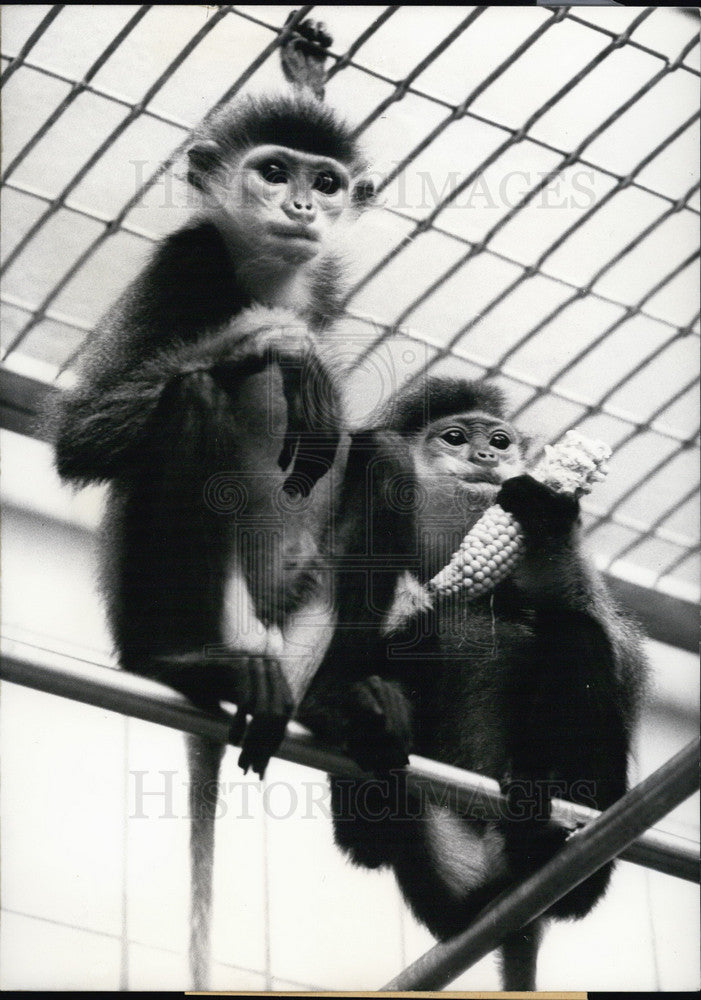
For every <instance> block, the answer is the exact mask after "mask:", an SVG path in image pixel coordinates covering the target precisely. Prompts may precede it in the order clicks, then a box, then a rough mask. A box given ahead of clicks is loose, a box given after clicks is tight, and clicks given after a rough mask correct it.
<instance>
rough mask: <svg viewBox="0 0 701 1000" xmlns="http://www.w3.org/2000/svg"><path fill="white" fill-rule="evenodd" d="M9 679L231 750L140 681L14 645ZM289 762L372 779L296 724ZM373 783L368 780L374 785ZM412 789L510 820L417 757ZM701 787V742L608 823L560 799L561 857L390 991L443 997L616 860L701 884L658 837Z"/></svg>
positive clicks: (219, 727)
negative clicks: (664, 822) (445, 989)
mask: <svg viewBox="0 0 701 1000" xmlns="http://www.w3.org/2000/svg"><path fill="white" fill-rule="evenodd" d="M0 678H1V679H2V680H3V681H8V682H10V683H14V684H22V685H24V686H26V687H30V688H33V689H34V690H38V691H42V692H44V693H47V694H52V695H57V696H59V697H64V698H71V699H74V700H76V701H79V702H81V703H83V704H86V705H93V706H95V707H98V708H102V709H108V710H110V711H114V712H119V713H121V714H125V715H129V716H132V717H134V718H137V719H142V720H144V721H146V722H153V723H156V724H159V725H163V726H168V727H170V728H173V729H178V730H181V731H182V732H186V733H193V734H195V735H198V736H205V737H208V738H210V739H214V740H217V741H220V742H222V743H227V742H230V741H229V736H230V731H231V716H229V715H227V714H226V713H225V712H223V711H222V712H221V713H220V714H218V715H213V714H209V713H205V712H202V711H201V710H199V709H197V708H195V707H194V706H193V705H192V704H191V703H190V702H188V701H187V699H186V698H184V697H182V696H181V695H179V694H177V693H176V692H174V691H172V690H171V689H170V688H168V687H165V686H163V685H161V684H158V683H156V682H154V681H149V680H146V679H145V678H142V677H139V676H137V675H136V674H131V673H127V672H126V671H122V670H115V669H111V668H110V667H108V666H103V665H100V664H97V663H94V662H91V661H88V660H83V659H78V658H76V657H73V656H68V655H65V654H63V653H59V652H56V651H52V650H48V649H43V648H41V647H39V646H36V645H33V644H31V643H27V642H24V641H22V640H18V639H13V638H10V637H7V638H5V639H3V643H2V662H1V664H0ZM276 756H278V757H279V758H280V759H282V760H287V761H290V762H292V763H295V764H302V765H305V766H307V767H313V768H318V769H319V770H322V771H327V772H328V773H330V774H334V775H337V776H339V777H346V778H362V777H363V776H364V774H363V772H362V771H361V770H360V769H359V768H358V766H357V765H356V764H354V763H353V762H352V761H350V760H349V759H348V758H346V757H344V755H343V754H342V753H340V752H339V751H338V750H335V749H334V748H333V747H330V746H327V745H324V744H322V743H320V742H319V741H317V740H315V739H314V738H313V737H312V735H311V734H310V733H309V732H308V731H307V730H305V729H304V728H303V727H301V726H299V725H296V724H295V723H290V724H289V725H288V731H287V735H286V737H285V739H284V741H283V743H282V745H281V747H280V749H279V751H278V753H277V754H276ZM365 777H368V776H367V775H365ZM407 785H408V787H409V789H410V791H412V792H413V793H414V794H417V795H420V796H422V798H423V800H424V801H433V802H436V803H438V804H440V805H441V806H443V807H445V806H447V805H449V806H450V807H451V808H453V809H455V810H456V811H458V812H459V813H460V814H461V815H464V816H470V815H474V816H476V817H479V818H480V819H481V820H484V819H489V818H490V817H492V818H499V817H500V816H504V815H506V814H507V809H508V804H507V802H506V799H505V798H504V796H503V795H502V794H501V792H500V790H499V785H498V783H497V782H496V781H493V780H491V779H489V778H485V777H484V776H481V775H478V774H473V773H470V772H467V771H463V770H461V769H459V768H456V767H451V766H449V765H447V764H442V763H439V762H437V761H432V760H427V759H425V758H423V757H419V756H417V755H412V756H411V757H410V762H409V767H408V769H407ZM698 787H699V741H698V740H696V741H694V742H692V743H690V744H689V745H688V746H687V747H686V748H685V749H684V750H682V751H681V752H680V753H679V754H677V755H676V756H675V757H674V758H672V760H671V761H669V762H668V763H667V764H665V765H664V766H663V767H662V768H660V769H659V770H658V771H656V772H654V774H652V775H650V776H649V777H647V778H645V779H644V780H643V781H642V782H641V783H640V784H639V785H636V786H635V788H633V789H632V790H631V791H630V792H629V793H628V794H627V795H625V796H624V797H623V798H622V799H620V800H619V801H618V802H616V803H615V804H614V806H612V807H611V808H610V809H608V810H606V812H604V813H599V812H597V811H596V810H592V809H587V808H585V807H583V806H580V805H576V804H575V803H573V802H568V801H565V800H562V799H554V800H553V803H552V818H551V820H550V822H552V823H554V824H556V825H557V826H560V827H563V828H565V829H567V830H569V831H571V836H570V837H569V838H568V840H567V841H566V843H565V845H564V846H563V848H562V849H561V850H560V851H559V852H558V853H557V855H556V856H555V857H554V858H553V859H552V860H551V861H550V862H548V863H547V864H546V865H544V866H543V867H542V868H541V869H539V870H538V871H537V872H536V873H534V874H533V875H532V876H530V877H529V878H528V879H526V880H525V881H524V882H522V883H519V884H517V885H516V886H514V887H513V888H511V889H509V890H507V891H506V892H505V893H503V894H502V895H501V896H500V897H498V899H496V900H495V901H494V902H493V903H491V904H489V906H488V907H487V908H486V909H485V910H484V911H483V913H482V914H480V916H479V917H478V918H477V920H475V921H474V922H473V923H472V924H471V925H470V927H469V928H468V929H467V930H466V931H465V932H463V933H462V934H460V935H458V937H457V938H455V939H452V940H451V941H448V942H443V943H440V944H437V945H436V946H435V947H434V948H433V949H432V950H431V951H430V952H428V953H427V954H426V955H424V956H423V957H422V958H420V959H418V960H417V961H416V962H414V963H413V964H412V965H411V966H409V967H408V968H407V969H405V970H404V972H402V973H400V975H399V976H398V977H397V978H396V979H395V980H393V981H392V982H391V983H389V984H388V985H387V986H386V987H384V988H385V989H386V990H417V989H438V988H440V987H442V986H444V985H445V984H446V983H448V982H450V980H451V979H453V978H454V977H455V976H457V975H458V974H459V973H460V972H462V971H463V970H464V969H466V968H468V967H469V966H470V965H471V964H473V963H474V962H476V961H477V960H478V959H479V958H481V957H482V956H483V955H485V954H487V953H488V952H489V951H492V950H493V949H494V948H496V947H497V946H498V945H499V943H500V942H501V941H502V940H503V939H504V938H505V937H506V936H507V934H509V933H510V932H511V931H513V930H516V929H517V928H518V927H521V926H523V925H524V924H526V923H528V922H529V921H530V920H533V919H535V918H536V917H537V916H539V915H540V914H541V913H542V912H543V911H544V910H546V909H547V908H548V907H549V906H551V905H552V904H553V903H554V902H556V901H557V900H558V899H560V898H561V897H562V896H564V895H565V894H566V893H567V892H569V890H570V889H572V888H574V886H576V885H578V884H579V882H581V881H583V880H584V879H585V878H587V877H588V876H589V875H591V874H592V872H594V871H595V870H596V869H597V868H599V867H601V865H603V864H605V863H606V862H607V861H609V860H611V858H613V857H616V856H619V857H620V858H621V859H622V860H624V861H629V862H632V863H633V864H638V865H642V866H644V867H646V868H650V869H653V870H655V871H659V872H663V873H665V874H667V875H674V876H676V877H677V878H681V879H686V880H688V881H693V882H699V879H700V864H699V845H698V844H697V843H694V842H693V841H690V840H687V839H685V838H683V837H678V836H675V835H673V834H669V833H665V832H663V831H659V830H654V829H652V830H651V829H648V828H649V827H650V826H652V825H653V824H654V823H656V822H658V821H659V820H660V819H662V817H663V816H665V815H666V814H667V813H668V812H669V811H670V810H671V809H673V808H674V807H675V806H676V805H678V804H679V803H680V802H682V801H684V799H686V798H687V797H688V796H689V795H691V794H692V793H693V792H694V791H695V790H696V789H697V788H698Z"/></svg>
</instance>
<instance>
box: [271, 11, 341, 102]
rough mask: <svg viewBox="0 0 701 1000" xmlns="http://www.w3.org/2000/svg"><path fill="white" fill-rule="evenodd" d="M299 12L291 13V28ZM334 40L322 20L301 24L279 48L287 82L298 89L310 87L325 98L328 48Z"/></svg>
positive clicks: (315, 93)
mask: <svg viewBox="0 0 701 1000" xmlns="http://www.w3.org/2000/svg"><path fill="white" fill-rule="evenodd" d="M296 13H297V11H294V10H293V11H292V12H291V13H290V14H289V15H288V18H287V20H286V21H285V25H288V24H289V23H290V21H291V20H292V18H293V17H294V16H295V14H296ZM332 41H333V39H332V38H331V35H330V34H329V33H328V31H327V29H326V25H325V24H324V23H323V22H322V21H312V20H311V19H309V20H306V21H300V23H299V24H298V25H297V27H296V28H295V29H294V32H293V33H292V35H291V36H290V38H289V39H288V40H287V41H286V42H284V43H283V44H282V46H281V47H280V64H281V66H282V72H283V73H284V75H285V79H286V80H289V81H290V83H291V84H292V85H293V86H295V87H300V88H303V87H309V88H310V89H311V91H312V92H313V93H314V95H315V96H316V97H317V98H318V99H319V100H320V101H322V100H323V99H324V83H325V82H326V57H327V51H326V50H327V49H328V48H329V47H330V45H331V43H332Z"/></svg>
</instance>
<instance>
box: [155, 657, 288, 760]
mask: <svg viewBox="0 0 701 1000" xmlns="http://www.w3.org/2000/svg"><path fill="white" fill-rule="evenodd" d="M139 673H141V674H142V675H143V676H147V677H150V678H151V679H153V680H157V681H161V682H162V683H164V684H169V685H170V686H171V687H173V688H175V689H176V691H180V692H181V693H182V694H184V695H185V696H186V697H187V698H189V699H190V701H192V702H193V703H194V704H195V705H197V706H198V707H199V708H202V709H204V710H205V711H209V712H212V711H217V710H218V709H219V707H220V702H223V701H224V702H233V703H234V704H235V705H236V715H235V717H234V720H233V722H232V724H231V730H230V734H229V740H230V742H232V743H240V744H241V747H242V749H241V755H240V757H239V765H240V766H241V767H242V768H243V769H244V771H248V769H249V767H250V768H252V769H253V770H254V771H255V773H256V774H257V775H258V776H259V777H260V778H262V777H263V774H264V773H265V768H266V767H267V764H268V761H269V760H270V758H271V757H272V756H273V754H274V753H275V751H276V750H277V748H278V747H279V746H280V743H281V742H282V739H283V737H284V735H285V727H286V726H287V722H288V720H289V719H290V717H291V715H292V711H293V709H294V700H293V698H292V694H291V692H290V689H289V686H288V684H287V680H286V679H285V676H284V674H283V672H282V669H281V667H280V663H279V661H278V660H277V659H276V658H275V657H271V656H248V655H246V654H242V653H241V652H240V651H236V650H227V649H222V648H219V649H217V651H216V654H214V655H203V654H201V653H184V654H172V655H164V656H154V657H150V658H149V660H148V661H147V662H146V663H144V664H143V665H140V668H139ZM248 716H251V717H252V718H251V722H250V723H248Z"/></svg>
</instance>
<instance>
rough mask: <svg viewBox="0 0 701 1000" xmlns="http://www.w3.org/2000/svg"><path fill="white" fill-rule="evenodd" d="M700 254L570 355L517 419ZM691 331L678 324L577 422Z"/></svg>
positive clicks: (689, 258)
mask: <svg viewBox="0 0 701 1000" xmlns="http://www.w3.org/2000/svg"><path fill="white" fill-rule="evenodd" d="M698 257H699V251H698V250H695V251H694V252H693V253H692V254H689V256H688V257H687V258H686V259H685V260H683V261H681V263H679V264H677V266H676V267H674V268H672V270H671V271H669V272H668V273H667V274H665V275H664V277H662V278H660V280H659V281H656V282H655V284H654V285H653V286H652V287H651V288H649V289H648V290H647V292H645V294H644V295H642V296H641V297H640V298H639V299H638V301H637V302H636V303H635V304H634V305H632V306H628V308H627V309H626V310H625V312H624V313H623V315H622V316H619V317H618V319H616V320H614V321H613V323H610V324H609V325H608V326H607V327H606V329H605V330H602V332H601V333H599V334H597V335H596V337H595V338H594V339H593V340H591V341H590V342H589V343H588V344H587V346H586V348H582V349H581V350H579V351H576V352H575V353H574V354H573V355H572V357H570V358H568V359H567V363H566V364H564V365H562V367H561V368H558V370H557V371H556V372H555V374H554V375H551V376H550V377H549V378H548V380H547V381H546V382H545V383H544V384H543V385H542V386H541V388H540V389H539V391H538V392H537V393H536V394H535V396H534V398H533V399H529V400H528V402H527V403H524V404H523V405H522V406H521V407H519V409H518V410H517V411H516V412H515V413H514V414H513V419H514V420H518V418H519V416H520V415H521V413H523V411H524V410H526V409H528V407H529V406H531V405H532V404H533V402H534V401H535V400H536V399H540V398H541V397H543V396H545V395H547V393H548V392H550V390H551V389H552V388H553V386H555V385H556V384H557V382H559V381H560V379H561V378H563V377H564V376H565V375H567V374H568V372H571V371H572V370H573V369H574V368H575V367H576V366H577V365H578V364H579V362H580V361H582V360H583V359H584V358H586V357H587V356H588V355H589V354H590V353H591V352H592V351H593V350H594V349H595V348H597V347H599V345H600V344H603V343H604V341H605V340H608V338H609V337H610V336H611V335H612V334H613V333H615V332H616V330H618V329H619V328H620V327H621V326H623V324H624V323H627V322H628V320H630V319H632V317H633V316H639V315H640V310H641V308H642V307H643V306H644V305H645V303H646V302H649V301H650V299H651V298H653V296H655V295H657V293H658V292H659V291H661V289H663V288H664V287H665V285H668V284H669V283H670V282H672V281H674V279H675V278H676V277H678V275H680V274H681V273H682V272H683V271H685V270H686V268H687V267H690V266H691V265H692V264H693V263H694V261H696V260H697V259H698ZM689 333H690V327H689V326H688V325H687V326H686V327H677V329H676V330H675V332H674V334H673V335H672V336H671V337H668V338H667V340H665V341H664V343H662V344H661V345H660V346H659V347H657V348H655V350H654V351H652V352H651V353H650V354H648V355H646V356H645V357H644V358H642V359H641V361H639V362H638V364H637V365H636V366H635V368H632V369H631V370H630V371H627V372H626V373H625V375H623V376H621V378H620V379H618V381H617V382H615V383H614V385H612V386H611V387H610V388H609V389H607V390H606V392H605V393H604V394H603V396H600V397H599V399H598V400H597V401H596V403H594V404H592V406H591V407H590V408H589V412H588V413H586V414H585V415H584V416H583V417H582V418H580V419H578V420H577V423H580V422H581V420H583V419H586V418H587V417H588V416H590V415H591V414H592V413H597V412H600V411H601V409H602V408H603V406H604V404H605V403H606V401H607V400H609V399H611V397H612V396H614V395H615V394H616V393H617V392H618V390H619V389H620V388H621V387H622V386H624V385H625V384H626V382H628V381H629V380H630V379H631V378H633V377H634V376H635V375H637V374H638V372H640V371H642V369H643V368H645V366H646V365H648V364H649V363H650V362H651V361H652V360H653V359H654V358H655V357H656V356H657V355H658V354H662V353H663V351H666V350H667V348H668V347H669V346H670V345H671V344H673V343H674V342H675V341H677V340H679V339H680V338H682V337H687V336H688V335H689ZM575 426H576V423H575V422H573V423H572V424H571V425H570V426H568V427H567V428H566V430H571V429H572V427H575ZM564 433H565V431H563V434H564Z"/></svg>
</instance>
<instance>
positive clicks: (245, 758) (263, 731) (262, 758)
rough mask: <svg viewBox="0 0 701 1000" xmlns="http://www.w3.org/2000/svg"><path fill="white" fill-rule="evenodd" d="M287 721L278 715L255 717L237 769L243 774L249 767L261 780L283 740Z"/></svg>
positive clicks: (245, 739) (245, 738) (244, 742)
mask: <svg viewBox="0 0 701 1000" xmlns="http://www.w3.org/2000/svg"><path fill="white" fill-rule="evenodd" d="M287 719H288V717H285V716H283V717H281V716H278V715H257V716H255V717H254V718H253V719H252V720H251V723H250V725H249V727H248V730H247V732H246V736H245V737H244V740H243V745H242V747H241V754H240V755H239V767H241V768H242V769H243V770H244V772H246V771H248V769H249V767H250V768H252V769H253V771H255V773H256V774H257V775H258V777H259V778H261V779H262V778H263V776H264V774H265V769H266V768H267V766H268V763H269V762H270V758H271V757H273V756H274V755H275V753H276V752H277V750H278V749H279V747H280V744H281V743H282V741H283V739H284V736H285V730H286V728H287Z"/></svg>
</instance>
